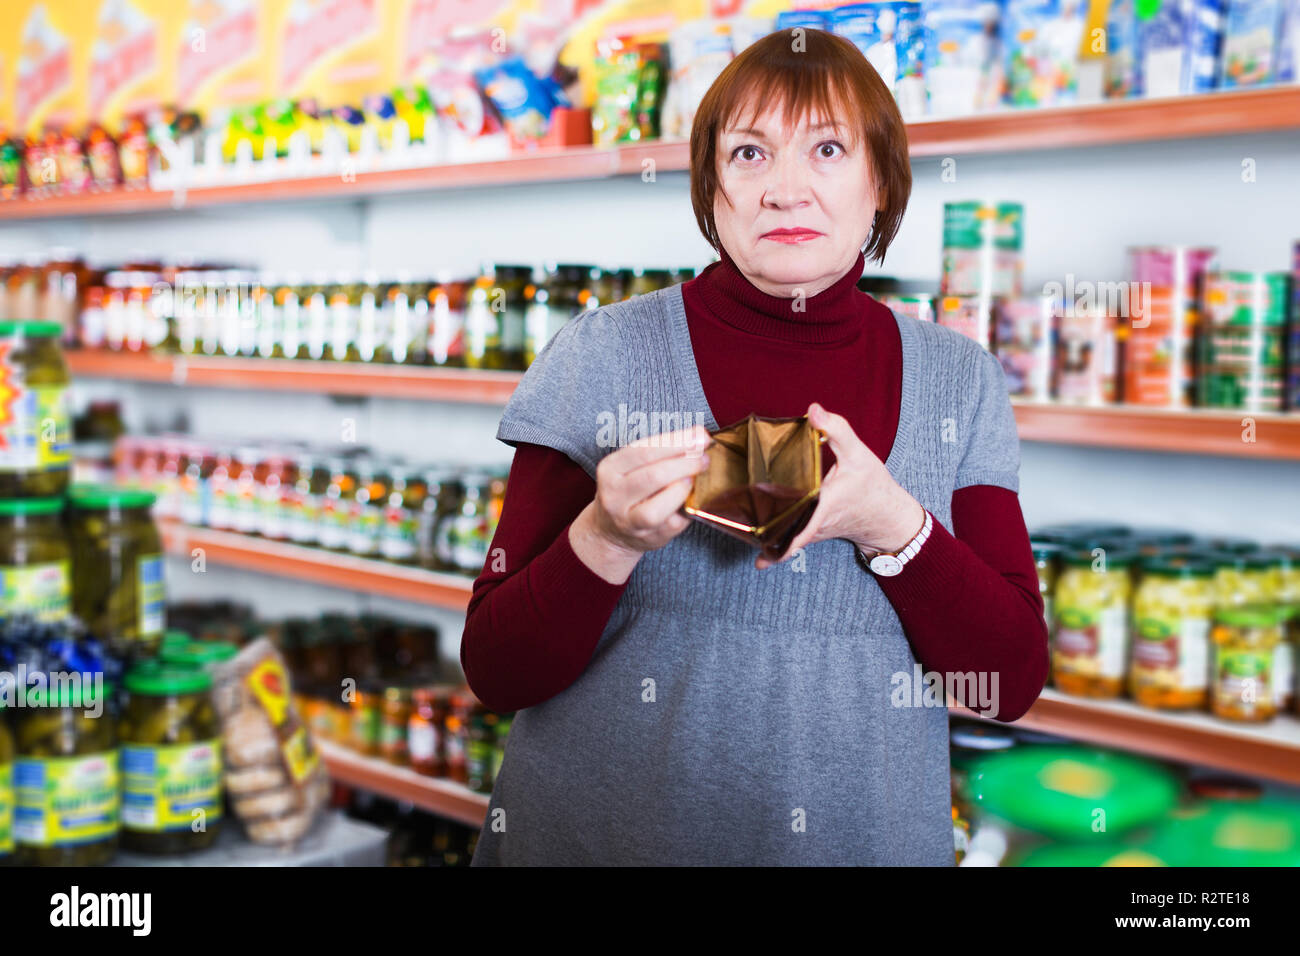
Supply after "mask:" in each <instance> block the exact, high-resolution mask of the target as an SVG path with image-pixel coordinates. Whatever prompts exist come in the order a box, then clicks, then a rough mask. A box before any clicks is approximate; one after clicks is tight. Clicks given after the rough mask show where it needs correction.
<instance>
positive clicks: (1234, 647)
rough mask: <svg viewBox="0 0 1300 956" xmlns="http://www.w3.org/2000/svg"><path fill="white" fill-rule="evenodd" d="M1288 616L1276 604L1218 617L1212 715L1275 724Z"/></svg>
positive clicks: (1234, 610) (1222, 613)
mask: <svg viewBox="0 0 1300 956" xmlns="http://www.w3.org/2000/svg"><path fill="white" fill-rule="evenodd" d="M1282 624H1283V613H1282V611H1281V610H1280V609H1279V608H1278V607H1277V606H1276V605H1269V604H1260V605H1240V606H1235V607H1221V608H1219V609H1218V611H1217V612H1216V613H1215V617H1214V629H1213V631H1212V632H1211V637H1212V640H1213V641H1214V671H1213V684H1212V686H1211V688H1210V711H1211V713H1213V714H1215V715H1216V716H1218V717H1222V718H1224V719H1225V720H1234V721H1242V722H1249V723H1261V722H1264V721H1269V720H1272V719H1273V716H1274V715H1275V714H1276V713H1277V701H1276V698H1275V697H1274V694H1273V684H1272V679H1273V653H1274V651H1275V650H1276V649H1277V645H1278V644H1279V643H1281V640H1282Z"/></svg>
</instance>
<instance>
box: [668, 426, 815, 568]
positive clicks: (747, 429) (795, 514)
mask: <svg viewBox="0 0 1300 956" xmlns="http://www.w3.org/2000/svg"><path fill="white" fill-rule="evenodd" d="M711 437H712V439H713V440H712V441H711V442H710V443H709V445H708V446H707V448H706V449H705V450H706V451H707V452H708V454H709V467H708V468H706V469H705V470H704V471H702V472H700V473H699V474H697V475H696V476H695V480H694V482H693V484H692V486H691V492H690V494H689V495H687V496H686V503H685V504H684V505H683V510H684V511H685V512H686V514H688V515H689V516H690V517H692V518H694V519H695V520H696V521H702V522H704V523H705V524H707V525H711V526H713V527H715V528H717V529H718V530H719V531H723V532H725V533H727V534H729V535H732V536H733V537H736V538H739V539H740V540H741V541H744V542H746V543H748V544H750V545H752V546H754V547H756V548H760V549H762V551H763V555H764V556H765V557H768V558H772V559H776V558H780V557H781V556H782V555H784V554H785V552H786V549H787V548H789V547H790V543H791V542H792V541H793V540H794V538H795V535H797V534H798V533H799V532H800V531H801V530H803V527H804V526H805V525H806V524H807V523H808V519H809V518H810V517H812V513H813V509H815V508H816V507H817V497H818V495H819V494H820V493H821V484H822V456H821V446H822V444H823V443H824V442H825V441H826V433H825V432H823V431H821V430H820V429H817V428H814V427H813V426H812V425H810V424H809V423H808V418H807V416H800V417H798V418H763V417H761V416H758V415H754V414H752V413H751V414H749V415H747V416H745V418H743V419H741V420H740V421H738V422H736V423H735V424H734V425H728V426H727V427H726V428H721V429H719V430H718V431H716V432H712V433H711Z"/></svg>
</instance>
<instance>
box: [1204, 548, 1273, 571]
mask: <svg viewBox="0 0 1300 956" xmlns="http://www.w3.org/2000/svg"><path fill="white" fill-rule="evenodd" d="M1209 557H1210V559H1211V560H1213V561H1214V563H1215V565H1216V566H1217V567H1219V568H1221V569H1226V568H1232V569H1233V570H1236V571H1266V570H1268V569H1269V568H1271V567H1273V566H1274V564H1275V562H1274V560H1273V559H1272V558H1271V557H1270V556H1268V555H1266V554H1261V553H1260V552H1259V551H1248V552H1247V551H1214V552H1212V553H1211V554H1210V555H1209Z"/></svg>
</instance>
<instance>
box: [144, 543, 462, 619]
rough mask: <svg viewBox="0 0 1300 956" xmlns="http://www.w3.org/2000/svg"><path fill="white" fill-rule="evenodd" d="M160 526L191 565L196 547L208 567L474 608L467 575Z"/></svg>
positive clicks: (459, 608)
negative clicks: (216, 566)
mask: <svg viewBox="0 0 1300 956" xmlns="http://www.w3.org/2000/svg"><path fill="white" fill-rule="evenodd" d="M158 524H159V528H160V530H161V531H162V538H163V547H164V549H165V550H166V551H167V553H168V554H171V555H174V556H176V557H180V558H184V559H187V560H189V559H191V558H192V557H193V552H194V549H195V548H201V549H203V559H204V561H205V562H207V561H211V562H213V563H216V564H222V565H226V566H228V567H234V568H239V569H241V570H244V571H253V572H255V573H260V574H272V575H276V576H277V577H284V578H292V579H294V580H298V581H308V582H311V583H314V584H323V585H326V586H329V587H335V588H341V589H346V590H350V591H361V592H365V593H367V594H377V595H383V596H384V597H390V598H397V599H398V600H402V601H412V602H414V603H416V604H426V605H430V606H432V607H440V608H446V609H448V610H452V611H460V612H462V613H463V612H464V611H465V610H466V608H467V607H468V606H469V596H470V592H471V590H472V587H473V581H472V580H471V579H470V578H468V577H466V576H464V575H458V574H443V573H440V572H437V571H425V570H422V569H420V568H409V567H405V566H403V565H399V564H392V563H389V562H387V561H380V560H374V559H369V558H358V557H352V556H350V555H346V554H335V553H334V552H332V551H324V550H322V549H319V548H309V547H304V546H302V545H297V544H285V543H282V542H279V541H270V540H268V539H266V538H259V537H254V536H252V535H245V534H237V533H234V532H230V531H214V530H212V529H211V528H195V527H191V526H189V525H185V524H181V523H179V522H176V521H160V522H159V523H158Z"/></svg>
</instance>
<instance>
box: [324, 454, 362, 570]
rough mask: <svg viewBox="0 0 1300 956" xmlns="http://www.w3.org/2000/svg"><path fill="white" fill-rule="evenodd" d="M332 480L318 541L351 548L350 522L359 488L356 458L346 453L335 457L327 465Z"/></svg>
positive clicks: (341, 548)
mask: <svg viewBox="0 0 1300 956" xmlns="http://www.w3.org/2000/svg"><path fill="white" fill-rule="evenodd" d="M326 468H327V470H328V472H329V484H328V485H327V486H326V488H325V493H324V495H322V496H321V501H320V521H319V524H318V525H317V529H316V543H317V544H318V545H319V546H320V547H322V548H328V549H329V550H331V551H346V550H347V549H348V539H349V523H350V520H351V512H352V499H353V497H354V495H355V494H356V490H357V471H356V466H355V464H354V461H353V459H352V458H351V457H349V456H346V455H339V456H336V457H334V458H331V459H330V460H329V462H328V463H327V465H326Z"/></svg>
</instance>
